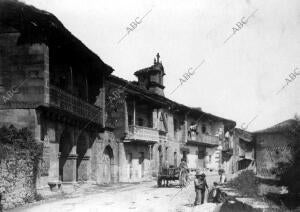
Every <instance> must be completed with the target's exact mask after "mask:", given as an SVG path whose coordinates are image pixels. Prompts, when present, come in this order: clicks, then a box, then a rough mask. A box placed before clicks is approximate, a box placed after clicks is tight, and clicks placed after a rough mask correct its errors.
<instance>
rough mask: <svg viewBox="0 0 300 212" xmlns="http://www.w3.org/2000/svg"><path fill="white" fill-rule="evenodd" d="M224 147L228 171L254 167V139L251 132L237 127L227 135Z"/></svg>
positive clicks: (224, 159)
mask: <svg viewBox="0 0 300 212" xmlns="http://www.w3.org/2000/svg"><path fill="white" fill-rule="evenodd" d="M225 137H226V138H225V142H224V145H223V147H222V158H223V160H222V161H223V164H222V166H223V168H224V170H225V172H226V173H235V172H237V171H240V170H243V169H249V168H254V166H253V165H254V146H255V145H254V139H253V136H252V134H251V133H250V132H247V131H245V130H242V129H239V128H235V129H234V130H233V132H232V133H230V134H229V135H228V136H225Z"/></svg>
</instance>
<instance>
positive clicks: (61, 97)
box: [49, 85, 103, 125]
mask: <svg viewBox="0 0 300 212" xmlns="http://www.w3.org/2000/svg"><path fill="white" fill-rule="evenodd" d="M49 96H50V102H49V104H50V106H54V107H56V108H58V109H61V110H64V111H66V112H69V113H71V114H73V115H76V116H78V117H80V118H83V119H87V120H90V121H91V122H94V123H97V124H101V125H102V124H103V123H102V116H103V112H102V109H101V108H98V107H96V106H94V105H92V104H90V103H88V102H85V101H83V100H81V99H79V98H77V97H75V96H73V95H71V94H69V93H67V92H66V91H63V90H62V89H59V88H57V87H55V86H53V85H51V86H50V89H49Z"/></svg>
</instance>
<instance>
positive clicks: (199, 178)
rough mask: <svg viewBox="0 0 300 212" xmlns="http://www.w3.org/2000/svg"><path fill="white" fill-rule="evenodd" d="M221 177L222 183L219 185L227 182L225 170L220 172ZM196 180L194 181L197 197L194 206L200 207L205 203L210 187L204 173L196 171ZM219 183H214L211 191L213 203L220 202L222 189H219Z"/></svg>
mask: <svg viewBox="0 0 300 212" xmlns="http://www.w3.org/2000/svg"><path fill="white" fill-rule="evenodd" d="M218 173H219V175H220V182H219V184H223V183H225V182H226V177H225V171H224V169H220V170H219V171H218ZM195 176H196V178H195V180H194V185H195V192H196V197H195V202H194V205H200V204H203V203H204V198H205V191H206V189H207V190H209V189H208V185H207V182H206V175H205V174H204V173H201V172H200V170H197V171H196V175H195ZM219 184H218V183H217V182H214V184H213V187H212V189H211V193H210V194H211V199H212V202H215V203H217V202H219V197H220V189H219V188H218V185H219Z"/></svg>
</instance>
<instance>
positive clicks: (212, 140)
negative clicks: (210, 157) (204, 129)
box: [201, 134, 220, 146]
mask: <svg viewBox="0 0 300 212" xmlns="http://www.w3.org/2000/svg"><path fill="white" fill-rule="evenodd" d="M201 141H202V142H203V143H205V144H207V145H211V146H218V145H219V144H220V138H219V137H218V136H214V135H206V134H202V135H201Z"/></svg>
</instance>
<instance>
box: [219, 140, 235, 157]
mask: <svg viewBox="0 0 300 212" xmlns="http://www.w3.org/2000/svg"><path fill="white" fill-rule="evenodd" d="M222 151H223V152H225V153H227V154H230V155H232V154H233V147H232V142H230V140H229V139H225V140H224V141H223V143H222Z"/></svg>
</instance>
